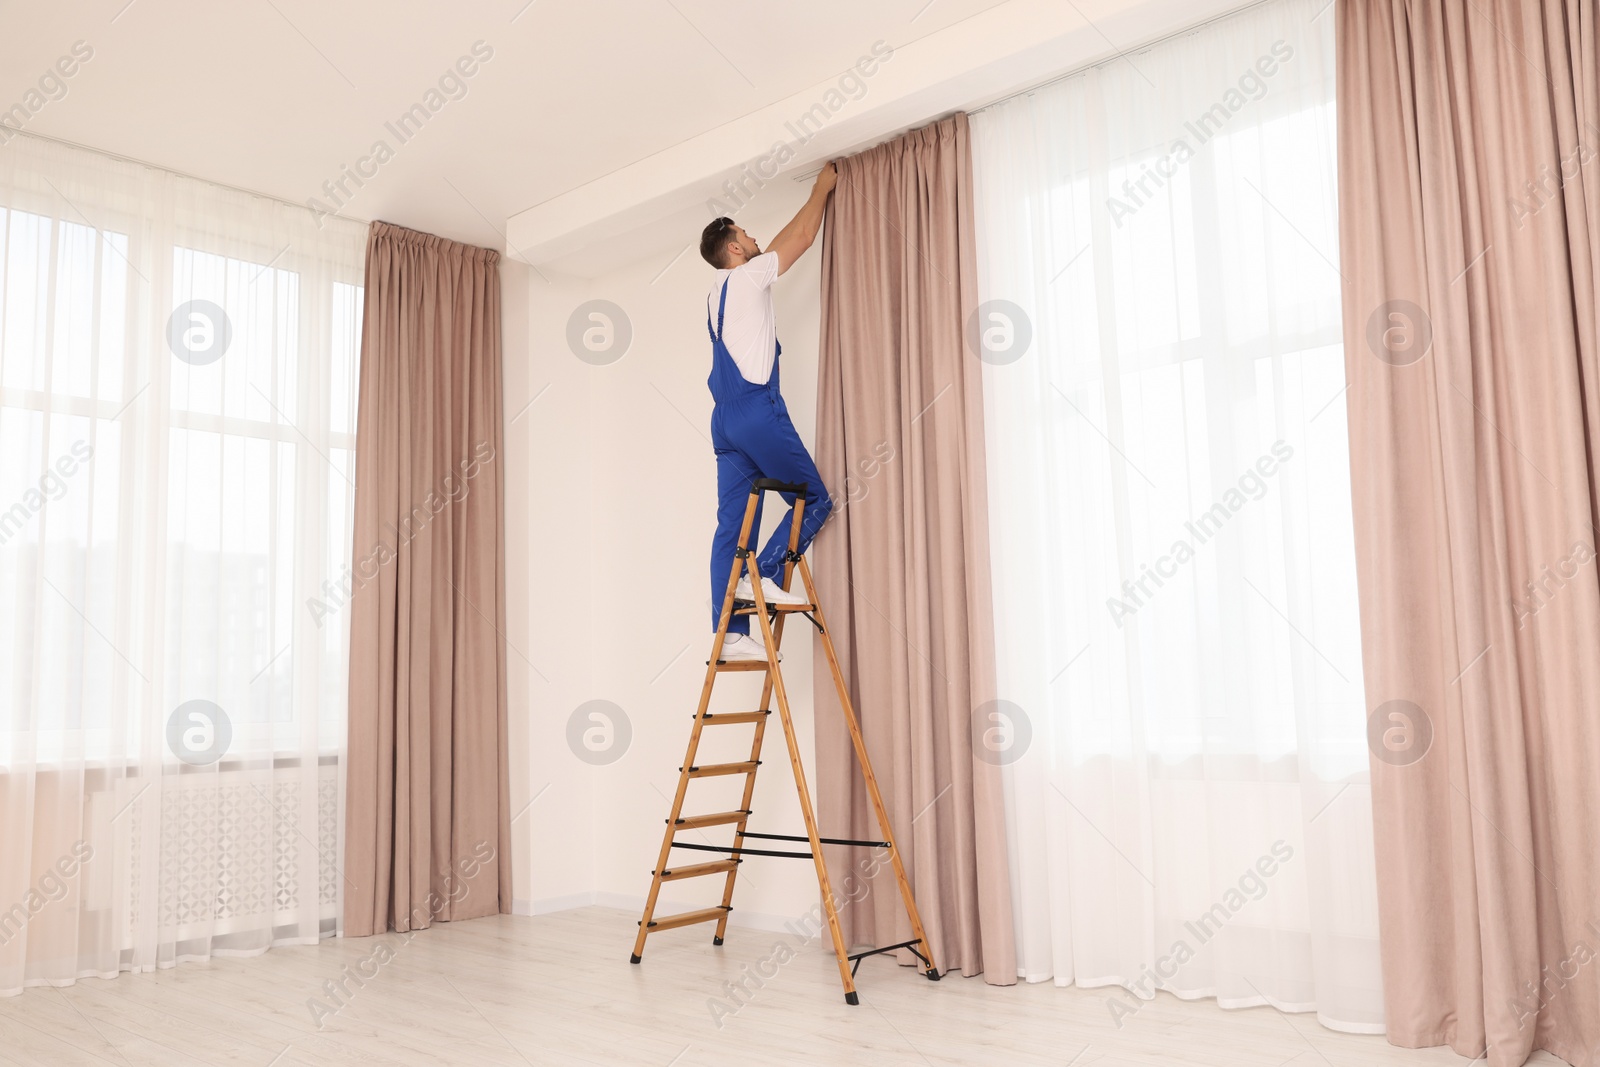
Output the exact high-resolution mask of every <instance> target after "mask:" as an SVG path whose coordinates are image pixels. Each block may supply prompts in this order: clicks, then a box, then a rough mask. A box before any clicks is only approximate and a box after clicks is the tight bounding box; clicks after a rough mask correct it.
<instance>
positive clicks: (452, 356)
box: [343, 222, 511, 936]
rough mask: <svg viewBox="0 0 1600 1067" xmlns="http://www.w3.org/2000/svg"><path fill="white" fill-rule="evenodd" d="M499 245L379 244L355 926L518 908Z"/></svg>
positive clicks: (389, 236)
mask: <svg viewBox="0 0 1600 1067" xmlns="http://www.w3.org/2000/svg"><path fill="white" fill-rule="evenodd" d="M499 258H500V257H499V254H498V253H496V252H493V251H490V250H488V249H483V248H475V247H472V246H470V245H462V244H458V243H456V242H454V241H448V240H445V239H443V238H440V237H434V236H431V235H428V234H422V233H417V232H415V231H412V230H406V229H403V228H401V227H398V226H393V225H389V224H387V223H382V222H375V223H373V224H372V229H371V232H370V234H369V237H368V242H367V290H366V306H365V324H364V333H363V338H362V362H361V403H360V412H361V417H360V422H359V425H358V427H357V433H356V440H357V458H356V508H355V547H354V559H353V562H352V565H351V570H350V572H349V575H350V577H349V584H350V586H351V587H352V599H351V624H350V701H349V706H350V736H349V751H350V770H349V783H348V807H347V833H346V844H345V856H344V861H345V865H344V873H345V879H346V881H347V883H348V885H347V891H346V896H345V909H344V928H343V932H344V933H345V934H347V935H353V936H365V935H369V934H374V933H380V932H382V931H384V930H386V929H394V930H399V931H405V930H411V929H421V928H425V927H427V926H430V925H431V924H432V923H433V922H434V921H436V920H438V921H450V920H455V919H467V918H474V917H478V916H482V915H490V914H494V913H496V912H506V913H509V912H510V910H511V863H510V854H509V841H510V836H509V834H510V825H509V817H508V814H509V812H508V808H509V796H510V794H509V790H508V784H507V774H508V766H507V764H508V761H507V745H506V728H507V725H506V724H507V719H506V664H505V639H504V636H503V635H504V633H505V582H504V575H505V547H504V535H503V530H504V528H505V524H504V516H503V510H504V494H503V488H502V487H503V476H502V471H501V463H500V451H501V440H502V427H501V366H500V282H499V266H498V264H499Z"/></svg>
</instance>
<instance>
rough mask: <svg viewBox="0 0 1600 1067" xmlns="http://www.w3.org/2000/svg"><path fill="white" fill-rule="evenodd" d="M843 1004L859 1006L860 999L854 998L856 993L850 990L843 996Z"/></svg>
mask: <svg viewBox="0 0 1600 1067" xmlns="http://www.w3.org/2000/svg"><path fill="white" fill-rule="evenodd" d="M844 1002H845V1003H846V1004H860V1003H861V998H860V997H858V996H856V991H855V990H854V989H852V990H851V991H850V992H848V993H846V994H845V995H844Z"/></svg>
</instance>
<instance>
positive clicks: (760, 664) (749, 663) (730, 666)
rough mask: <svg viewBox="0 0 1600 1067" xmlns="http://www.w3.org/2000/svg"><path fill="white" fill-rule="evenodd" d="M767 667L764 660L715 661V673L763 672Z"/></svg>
mask: <svg viewBox="0 0 1600 1067" xmlns="http://www.w3.org/2000/svg"><path fill="white" fill-rule="evenodd" d="M767 667H768V664H767V661H766V660H764V659H733V660H721V659H719V660H717V671H718V672H719V673H720V672H722V671H764V670H766V669H767Z"/></svg>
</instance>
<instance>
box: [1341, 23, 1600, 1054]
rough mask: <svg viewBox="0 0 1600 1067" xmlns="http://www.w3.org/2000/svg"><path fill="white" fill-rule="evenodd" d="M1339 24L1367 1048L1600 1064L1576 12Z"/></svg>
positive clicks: (1596, 678)
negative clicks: (1366, 906)
mask: <svg viewBox="0 0 1600 1067" xmlns="http://www.w3.org/2000/svg"><path fill="white" fill-rule="evenodd" d="M1336 17H1337V18H1338V19H1339V40H1338V49H1339V90H1338V106H1339V125H1340V131H1339V155H1340V161H1339V203H1340V215H1341V223H1340V240H1341V260H1342V268H1343V273H1344V276H1345V289H1344V333H1345V353H1346V355H1345V358H1346V362H1347V369H1348V377H1349V384H1350V390H1349V396H1348V410H1349V419H1350V452H1351V464H1352V475H1353V477H1352V485H1353V493H1354V514H1355V530H1356V553H1357V571H1358V576H1359V585H1360V596H1361V616H1362V643H1363V655H1364V661H1365V671H1366V687H1367V699H1368V712H1369V715H1370V716H1371V718H1369V731H1368V734H1369V742H1370V747H1371V748H1372V751H1373V756H1372V788H1373V816H1374V821H1375V838H1376V848H1377V874H1378V890H1379V920H1380V928H1381V933H1382V954H1383V971H1384V989H1385V1015H1386V1024H1387V1027H1388V1034H1389V1040H1390V1041H1392V1042H1393V1043H1395V1044H1397V1045H1404V1046H1408V1047H1417V1046H1427V1045H1439V1044H1448V1045H1450V1046H1451V1047H1452V1048H1453V1049H1454V1050H1455V1051H1456V1052H1457V1053H1459V1054H1461V1055H1463V1056H1469V1057H1475V1056H1480V1055H1484V1056H1485V1057H1486V1059H1487V1061H1488V1063H1489V1064H1490V1065H1491V1067H1513V1065H1517V1064H1521V1063H1523V1062H1524V1061H1525V1060H1526V1059H1527V1057H1528V1056H1529V1055H1530V1053H1531V1052H1533V1051H1534V1050H1537V1049H1546V1050H1548V1051H1550V1052H1552V1053H1554V1054H1555V1055H1557V1056H1559V1057H1561V1058H1562V1059H1565V1060H1567V1061H1568V1062H1570V1063H1575V1064H1587V1063H1594V1062H1600V1061H1597V1050H1600V959H1596V953H1597V952H1600V844H1597V842H1600V703H1597V701H1600V583H1597V581H1596V575H1595V566H1596V565H1595V562H1594V556H1595V536H1596V534H1595V523H1596V519H1597V514H1600V513H1597V481H1596V470H1595V463H1596V459H1597V457H1596V449H1595V440H1596V437H1597V434H1600V364H1597V357H1600V337H1597V332H1596V331H1597V328H1600V322H1597V310H1600V293H1597V273H1596V268H1597V265H1600V163H1597V162H1596V161H1595V155H1596V151H1597V150H1600V70H1597V66H1596V64H1597V62H1600V55H1597V43H1600V42H1597V38H1596V32H1595V31H1596V23H1595V19H1596V12H1595V7H1594V5H1593V4H1592V3H1577V2H1560V0H1471V2H1469V3H1457V2H1456V0H1340V2H1339V6H1338V13H1337V16H1336Z"/></svg>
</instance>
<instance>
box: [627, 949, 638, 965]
mask: <svg viewBox="0 0 1600 1067" xmlns="http://www.w3.org/2000/svg"><path fill="white" fill-rule="evenodd" d="M628 962H629V963H638V962H639V957H638V956H635V955H634V954H633V953H631V952H630V953H628Z"/></svg>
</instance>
